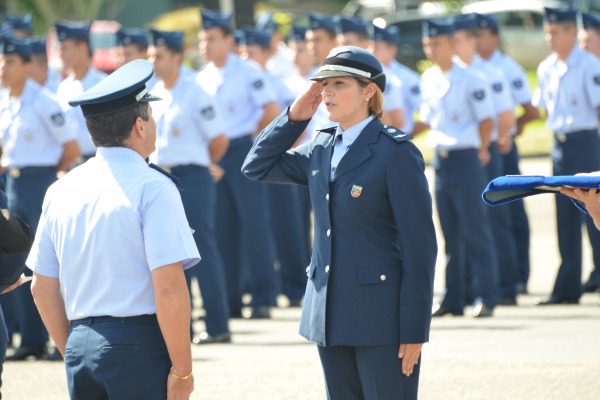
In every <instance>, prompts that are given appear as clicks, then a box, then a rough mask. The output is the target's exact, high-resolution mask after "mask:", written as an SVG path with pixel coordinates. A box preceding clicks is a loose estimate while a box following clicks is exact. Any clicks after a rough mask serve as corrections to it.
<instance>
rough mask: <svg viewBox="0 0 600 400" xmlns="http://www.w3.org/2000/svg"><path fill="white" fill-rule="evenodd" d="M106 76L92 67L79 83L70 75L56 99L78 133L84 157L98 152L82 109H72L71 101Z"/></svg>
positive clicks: (63, 82) (62, 84)
mask: <svg viewBox="0 0 600 400" xmlns="http://www.w3.org/2000/svg"><path fill="white" fill-rule="evenodd" d="M105 76H106V74H104V73H102V72H100V71H98V70H96V69H94V68H92V67H90V68H89V69H88V72H87V73H86V74H85V76H84V77H83V79H82V80H80V81H78V80H77V79H75V76H73V75H69V76H68V77H66V78H65V80H63V81H62V82H61V83H60V85H58V90H57V91H56V97H58V100H59V101H60V105H61V107H62V109H63V111H64V112H65V113H67V116H68V117H69V125H70V129H71V131H73V132H76V133H77V141H78V143H79V148H80V149H81V154H82V155H84V156H90V155H93V154H94V153H95V152H96V148H95V146H94V143H92V139H90V133H89V131H88V129H87V126H86V125H85V118H84V117H83V112H82V111H81V107H71V106H70V105H69V100H71V99H72V98H73V97H75V96H78V95H80V94H81V93H83V92H84V91H86V90H88V89H89V88H91V87H92V86H94V85H95V84H96V83H98V82H100V81H101V80H102V79H103V78H104V77H105Z"/></svg>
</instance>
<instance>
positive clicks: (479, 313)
mask: <svg viewBox="0 0 600 400" xmlns="http://www.w3.org/2000/svg"><path fill="white" fill-rule="evenodd" d="M471 315H473V318H487V317H491V316H492V315H494V309H493V308H492V307H489V306H486V305H485V303H481V302H480V303H477V304H476V305H475V307H473V311H472V314H471Z"/></svg>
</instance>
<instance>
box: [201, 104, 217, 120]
mask: <svg viewBox="0 0 600 400" xmlns="http://www.w3.org/2000/svg"><path fill="white" fill-rule="evenodd" d="M200 113H201V114H202V117H203V118H204V119H206V120H211V119H214V118H215V109H214V107H213V106H208V107H204V108H203V109H202V110H200Z"/></svg>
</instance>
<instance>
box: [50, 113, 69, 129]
mask: <svg viewBox="0 0 600 400" xmlns="http://www.w3.org/2000/svg"><path fill="white" fill-rule="evenodd" d="M50 119H51V120H52V123H53V124H54V125H55V126H63V125H64V124H65V115H64V114H63V113H62V112H57V113H54V114H52V115H51V116H50Z"/></svg>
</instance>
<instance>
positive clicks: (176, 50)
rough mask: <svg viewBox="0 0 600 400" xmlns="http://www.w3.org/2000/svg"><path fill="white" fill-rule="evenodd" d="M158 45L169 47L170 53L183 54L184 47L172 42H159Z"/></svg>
mask: <svg viewBox="0 0 600 400" xmlns="http://www.w3.org/2000/svg"><path fill="white" fill-rule="evenodd" d="M156 47H164V48H165V49H167V51H169V53H173V54H183V48H182V47H178V46H173V45H172V44H166V43H165V44H159V45H158V46H156Z"/></svg>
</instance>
